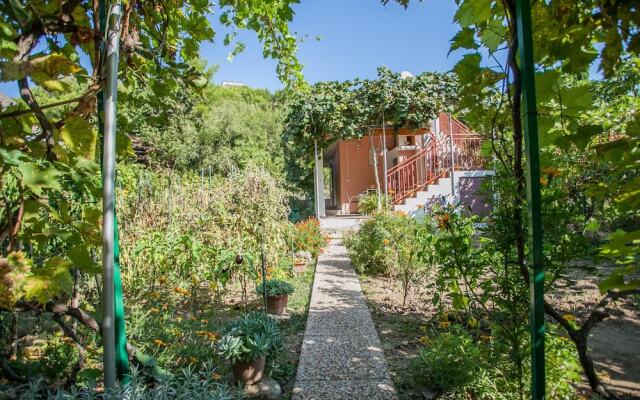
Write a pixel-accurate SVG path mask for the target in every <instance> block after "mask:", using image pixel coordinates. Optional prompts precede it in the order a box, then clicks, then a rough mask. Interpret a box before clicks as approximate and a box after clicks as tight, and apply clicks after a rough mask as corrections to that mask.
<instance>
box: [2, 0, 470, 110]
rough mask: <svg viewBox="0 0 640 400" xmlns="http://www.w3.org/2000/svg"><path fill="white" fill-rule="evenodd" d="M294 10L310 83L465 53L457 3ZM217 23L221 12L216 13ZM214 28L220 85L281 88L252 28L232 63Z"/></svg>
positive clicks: (362, 1)
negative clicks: (453, 47) (452, 48)
mask: <svg viewBox="0 0 640 400" xmlns="http://www.w3.org/2000/svg"><path fill="white" fill-rule="evenodd" d="M294 10H295V17H294V20H293V23H292V25H291V31H292V32H296V33H297V34H298V36H304V35H308V38H307V39H306V40H305V41H304V42H303V43H301V44H300V48H299V59H300V61H301V62H302V64H303V65H304V70H303V72H304V74H305V77H306V78H307V80H308V81H309V82H310V83H315V82H318V81H322V80H344V79H350V78H355V77H360V78H372V77H375V75H376V68H377V67H378V66H382V65H384V66H387V67H389V68H391V69H392V70H394V71H398V72H399V71H403V70H406V71H410V72H413V73H420V72H423V71H447V70H449V69H451V67H453V65H454V64H455V63H456V61H457V60H458V59H459V57H460V55H459V54H458V53H454V54H452V55H450V56H447V53H448V51H449V40H450V39H451V37H453V35H455V33H456V32H457V30H458V28H457V26H456V24H455V23H454V22H453V15H454V13H455V3H454V1H453V0H426V1H424V2H420V3H419V2H417V1H413V2H412V3H411V5H410V6H409V8H408V9H406V10H405V9H404V8H403V7H401V6H399V5H397V4H395V3H390V4H388V5H387V6H383V5H382V4H381V3H380V2H379V1H378V0H302V2H301V4H298V5H295V6H294ZM215 21H217V16H213V17H212V22H215ZM215 26H216V28H217V30H218V34H217V36H216V41H215V42H214V43H205V44H204V45H203V46H202V56H203V58H205V59H206V60H207V61H208V62H209V64H211V65H213V64H218V65H219V66H220V68H219V70H218V73H217V74H216V76H215V77H214V80H215V81H216V82H218V83H219V82H222V81H240V82H243V83H245V84H247V85H249V86H252V87H258V88H266V89H269V90H271V91H274V90H277V89H279V88H281V87H282V84H281V83H280V82H279V81H278V78H277V76H276V72H275V62H274V61H273V60H265V59H263V57H262V45H261V44H260V43H259V42H258V40H257V39H256V37H255V34H254V33H253V32H250V31H240V33H239V35H238V40H240V41H242V42H244V43H245V45H246V49H245V51H244V52H243V53H241V54H240V55H238V56H236V57H235V58H234V59H233V61H232V62H229V61H228V60H227V55H228V54H229V52H230V51H231V48H229V47H225V46H224V45H222V39H223V37H224V31H223V30H221V29H220V26H219V24H216V25H215ZM316 36H319V37H320V38H321V39H320V41H316V40H315V37H316ZM0 90H1V91H3V92H5V93H6V94H8V95H10V96H12V97H13V96H17V94H18V93H17V85H16V83H15V82H10V83H0Z"/></svg>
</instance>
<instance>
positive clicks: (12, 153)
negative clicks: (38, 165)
mask: <svg viewBox="0 0 640 400" xmlns="http://www.w3.org/2000/svg"><path fill="white" fill-rule="evenodd" d="M0 161H1V162H2V163H3V164H7V165H11V166H14V167H15V166H18V165H20V164H22V163H24V162H27V161H29V157H27V156H26V155H25V154H24V153H23V152H21V151H20V150H7V149H2V148H0Z"/></svg>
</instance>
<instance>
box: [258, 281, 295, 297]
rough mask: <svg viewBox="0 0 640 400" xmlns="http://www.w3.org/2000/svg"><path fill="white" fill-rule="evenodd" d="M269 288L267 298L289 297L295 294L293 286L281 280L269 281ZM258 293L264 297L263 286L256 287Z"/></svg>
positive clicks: (267, 282)
mask: <svg viewBox="0 0 640 400" xmlns="http://www.w3.org/2000/svg"><path fill="white" fill-rule="evenodd" d="M265 283H266V286H267V296H288V295H290V294H291V293H293V285H292V284H290V283H289V282H285V281H281V280H279V279H269V280H268V281H266V282H265ZM256 293H257V294H258V296H262V293H263V291H262V284H259V285H257V286H256Z"/></svg>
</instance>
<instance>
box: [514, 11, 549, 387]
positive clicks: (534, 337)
mask: <svg viewBox="0 0 640 400" xmlns="http://www.w3.org/2000/svg"><path fill="white" fill-rule="evenodd" d="M516 26H517V29H518V45H519V46H518V47H519V53H520V71H521V76H522V93H523V96H522V97H523V99H522V100H523V101H522V105H523V108H524V121H523V122H524V124H523V125H524V139H525V151H526V158H527V163H526V183H527V203H528V206H529V207H528V229H529V241H530V242H529V243H530V248H529V264H530V265H531V267H532V269H533V271H532V272H533V273H532V274H531V278H530V288H531V289H530V292H531V316H530V320H531V321H530V324H531V398H532V399H535V400H541V399H544V398H545V370H544V369H545V368H544V269H543V258H542V209H541V204H540V203H541V198H540V154H539V146H538V120H537V110H536V86H535V73H534V59H533V40H532V35H531V4H530V0H516Z"/></svg>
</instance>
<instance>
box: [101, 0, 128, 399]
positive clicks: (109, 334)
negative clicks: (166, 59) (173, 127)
mask: <svg viewBox="0 0 640 400" xmlns="http://www.w3.org/2000/svg"><path fill="white" fill-rule="evenodd" d="M99 12H100V29H101V31H102V32H103V35H104V37H105V38H106V39H107V41H108V43H107V46H111V48H110V51H106V50H105V45H104V41H103V43H102V49H101V50H102V56H103V57H104V58H103V60H105V63H104V64H103V66H104V67H105V70H104V71H101V72H102V75H103V76H104V77H105V79H106V81H107V82H106V90H103V91H102V95H101V96H98V127H99V128H98V129H99V131H100V137H101V138H102V140H103V145H104V150H103V154H102V158H101V161H102V164H103V170H102V178H103V185H105V187H106V188H108V190H105V193H106V194H105V198H104V200H103V201H104V204H105V207H104V210H105V217H106V218H105V222H106V221H107V219H111V218H112V222H111V223H105V224H104V225H103V226H105V227H106V229H105V232H104V234H105V237H104V239H103V240H104V242H105V243H107V247H108V250H107V251H106V252H105V250H104V249H103V252H105V253H106V254H103V264H104V271H103V274H104V276H105V278H106V279H105V280H104V284H105V293H106V294H107V296H106V298H105V299H103V307H104V317H105V322H104V325H105V327H104V328H103V331H104V333H105V334H106V335H105V336H104V337H103V341H104V343H105V349H104V358H105V360H104V372H105V384H106V387H107V388H108V389H111V388H113V387H114V386H115V376H116V375H117V377H118V379H119V380H120V381H121V383H124V384H127V383H129V381H130V377H129V373H130V371H129V358H128V353H127V345H126V331H125V321H124V301H123V295H122V280H121V276H120V250H119V242H118V220H117V216H116V210H115V131H116V122H115V112H116V101H117V100H116V99H117V72H118V47H119V32H120V29H119V20H120V7H119V4H117V3H115V4H113V5H112V7H111V10H110V15H109V21H108V22H109V27H108V28H107V18H106V17H107V16H106V5H105V1H104V0H103V1H100V4H99ZM105 102H106V103H107V104H108V108H109V110H108V115H106V116H105V107H104V103H105ZM105 122H106V123H105ZM103 124H105V125H107V124H108V126H106V127H105V126H103ZM105 132H107V136H105ZM105 160H106V164H105ZM107 192H109V193H107ZM107 205H108V206H107ZM107 214H112V216H111V215H107ZM109 242H110V243H109ZM104 257H107V258H104ZM107 287H109V290H107ZM111 288H112V290H111ZM112 310H113V311H112Z"/></svg>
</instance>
